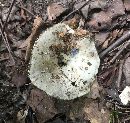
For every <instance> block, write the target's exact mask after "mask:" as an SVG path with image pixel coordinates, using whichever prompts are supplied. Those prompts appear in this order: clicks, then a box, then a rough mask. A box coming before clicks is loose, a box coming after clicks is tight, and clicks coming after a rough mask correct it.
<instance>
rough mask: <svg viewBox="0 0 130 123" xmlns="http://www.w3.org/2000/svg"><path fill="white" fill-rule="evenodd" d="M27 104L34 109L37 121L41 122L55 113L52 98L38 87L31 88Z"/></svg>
mask: <svg viewBox="0 0 130 123" xmlns="http://www.w3.org/2000/svg"><path fill="white" fill-rule="evenodd" d="M27 104H28V105H29V106H30V107H32V109H33V111H35V113H36V117H37V119H38V122H39V123H43V122H45V121H47V120H49V119H51V118H53V117H54V116H55V115H56V114H57V110H56V109H55V106H54V102H53V100H52V98H51V97H49V96H48V95H47V94H46V93H45V92H43V91H41V90H39V89H32V90H31V94H30V97H29V98H28V101H27Z"/></svg>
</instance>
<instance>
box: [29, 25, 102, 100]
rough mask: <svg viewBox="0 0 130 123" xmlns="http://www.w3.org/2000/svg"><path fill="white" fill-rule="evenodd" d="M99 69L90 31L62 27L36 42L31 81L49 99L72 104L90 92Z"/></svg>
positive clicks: (52, 29) (55, 26) (52, 30)
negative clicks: (74, 100)
mask: <svg viewBox="0 0 130 123" xmlns="http://www.w3.org/2000/svg"><path fill="white" fill-rule="evenodd" d="M99 65H100V59H99V56H98V53H97V50H96V48H95V44H94V40H93V39H92V38H91V36H90V35H89V34H87V31H86V30H82V29H76V30H73V29H71V28H70V27H69V26H68V25H66V24H64V23H59V24H56V25H54V26H53V27H51V28H49V29H47V30H46V31H45V32H43V33H42V34H41V35H40V37H39V38H38V40H37V41H36V42H35V44H34V47H33V50H32V58H31V61H30V70H29V77H30V79H31V81H32V83H33V84H34V85H35V86H36V87H38V88H39V89H41V90H43V91H45V92H46V93H47V94H48V95H50V96H53V97H55V98H58V99H63V100H71V99H74V98H77V97H81V96H83V95H85V94H88V93H89V92H90V89H91V85H92V84H93V82H94V81H95V79H96V74H97V73H98V68H99Z"/></svg>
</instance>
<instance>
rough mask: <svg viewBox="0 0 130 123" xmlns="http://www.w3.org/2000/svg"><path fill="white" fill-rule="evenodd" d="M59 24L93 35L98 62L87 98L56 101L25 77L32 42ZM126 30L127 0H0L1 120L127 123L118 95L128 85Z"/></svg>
mask: <svg viewBox="0 0 130 123" xmlns="http://www.w3.org/2000/svg"><path fill="white" fill-rule="evenodd" d="M60 22H66V23H68V24H69V25H72V26H75V27H76V28H77V27H80V28H82V29H85V30H87V31H89V32H90V33H92V35H93V36H94V37H95V46H96V48H97V51H98V54H99V57H100V60H101V63H100V68H99V72H98V74H97V82H98V85H96V86H95V88H94V94H95V95H94V96H93V97H91V98H87V97H81V98H77V99H74V100H71V101H63V100H58V99H55V98H53V97H50V96H49V95H47V94H46V93H45V92H43V91H41V90H39V89H38V88H36V87H35V86H33V85H32V84H31V81H30V79H29V77H28V69H29V60H30V57H31V50H32V47H33V44H34V43H35V40H36V39H37V38H38V36H39V35H40V34H41V32H42V31H44V30H46V29H47V28H49V27H52V26H53V25H54V24H57V23H60ZM129 28H130V1H129V0H11V1H10V0H1V1H0V123H130V105H129V103H128V104H126V105H124V104H123V103H122V101H121V99H120V96H119V95H120V94H121V93H122V91H123V90H124V89H125V88H126V87H129V86H130V40H129V38H130V31H129ZM129 93H130V91H128V96H127V99H125V98H124V100H130V95H129Z"/></svg>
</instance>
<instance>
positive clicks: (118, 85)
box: [117, 60, 124, 90]
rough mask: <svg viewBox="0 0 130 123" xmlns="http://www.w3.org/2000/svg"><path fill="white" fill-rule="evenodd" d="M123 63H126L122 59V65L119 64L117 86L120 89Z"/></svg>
mask: <svg viewBox="0 0 130 123" xmlns="http://www.w3.org/2000/svg"><path fill="white" fill-rule="evenodd" d="M123 64H124V60H121V61H120V65H119V73H118V79H117V88H118V90H120V84H121V78H122V68H123Z"/></svg>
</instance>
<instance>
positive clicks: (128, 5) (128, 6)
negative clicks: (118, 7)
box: [124, 0, 130, 11]
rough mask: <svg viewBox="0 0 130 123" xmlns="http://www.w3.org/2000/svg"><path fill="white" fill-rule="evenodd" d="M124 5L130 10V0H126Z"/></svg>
mask: <svg viewBox="0 0 130 123" xmlns="http://www.w3.org/2000/svg"><path fill="white" fill-rule="evenodd" d="M124 6H125V9H126V11H130V0H124Z"/></svg>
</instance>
